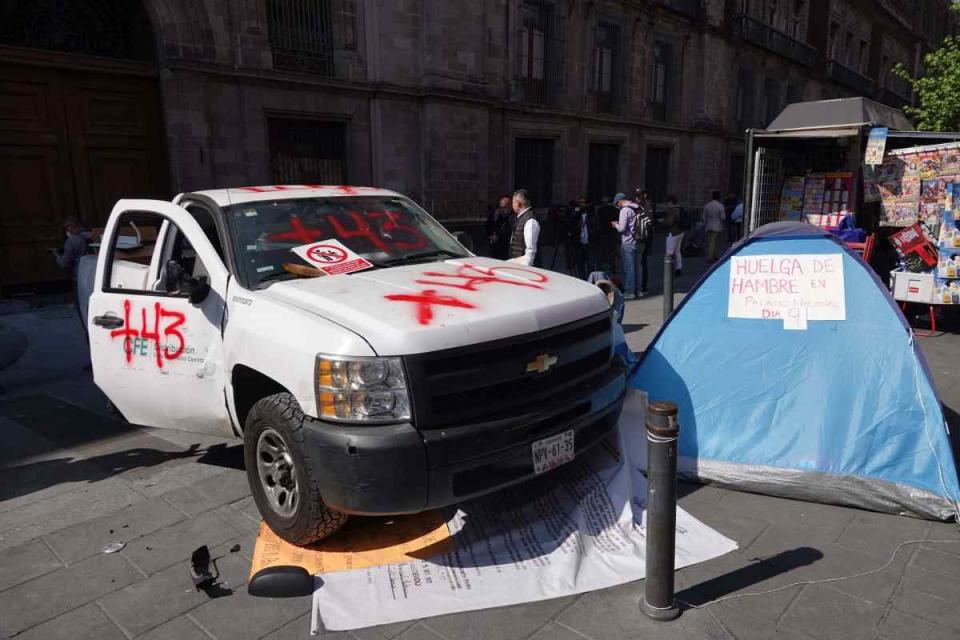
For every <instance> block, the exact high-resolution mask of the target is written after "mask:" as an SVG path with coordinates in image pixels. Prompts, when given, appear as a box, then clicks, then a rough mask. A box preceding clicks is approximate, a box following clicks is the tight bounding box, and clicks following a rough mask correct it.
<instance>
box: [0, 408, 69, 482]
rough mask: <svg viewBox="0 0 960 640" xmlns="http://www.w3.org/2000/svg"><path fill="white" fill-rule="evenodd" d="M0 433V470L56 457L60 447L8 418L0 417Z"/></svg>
mask: <svg viewBox="0 0 960 640" xmlns="http://www.w3.org/2000/svg"><path fill="white" fill-rule="evenodd" d="M0 433H2V434H3V447H2V448H0V469H6V468H7V467H12V466H20V465H21V464H23V461H24V460H27V459H31V460H42V459H44V458H45V457H47V456H50V455H53V456H56V455H58V454H56V453H55V452H56V450H57V449H59V448H60V447H59V446H58V445H57V444H56V443H54V442H53V441H51V440H48V439H47V438H44V437H43V436H41V435H38V434H36V433H34V432H33V431H31V430H30V429H29V428H27V427H25V426H23V425H22V424H20V423H19V422H15V421H13V420H10V419H9V418H4V417H2V416H0ZM51 452H54V453H51Z"/></svg>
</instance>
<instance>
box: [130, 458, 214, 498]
mask: <svg viewBox="0 0 960 640" xmlns="http://www.w3.org/2000/svg"><path fill="white" fill-rule="evenodd" d="M221 473H223V469H222V468H220V467H215V466H212V465H206V464H198V463H197V462H196V461H195V460H194V461H193V463H191V464H181V465H176V466H173V467H162V468H160V469H158V470H156V471H155V472H154V473H152V474H151V475H149V476H148V477H145V478H134V479H132V480H129V482H130V486H131V487H133V488H134V489H136V490H137V491H138V492H140V493H141V494H143V495H145V496H149V497H151V498H152V497H156V496H159V495H162V494H164V493H167V492H170V491H173V490H174V489H180V488H182V487H192V486H194V485H196V484H197V483H198V482H201V481H203V480H206V479H208V478H211V477H213V476H216V475H219V474H221Z"/></svg>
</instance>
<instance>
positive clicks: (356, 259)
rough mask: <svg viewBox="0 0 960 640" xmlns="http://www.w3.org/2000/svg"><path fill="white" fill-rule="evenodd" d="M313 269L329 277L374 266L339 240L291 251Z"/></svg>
mask: <svg viewBox="0 0 960 640" xmlns="http://www.w3.org/2000/svg"><path fill="white" fill-rule="evenodd" d="M291 251H293V252H294V253H295V254H297V255H298V256H300V257H301V258H302V259H303V260H304V261H305V262H306V263H307V264H309V265H310V266H311V267H314V268H316V269H319V270H320V271H323V272H324V273H325V274H327V275H328V276H333V275H337V274H340V273H352V272H354V271H362V270H364V269H369V268H370V267H372V266H373V263H371V262H370V261H369V260H367V259H366V258H363V257H361V256H360V255H358V254H356V253H354V252H353V251H351V250H350V249H348V248H347V247H346V246H345V245H344V244H343V243H342V242H340V241H339V240H323V241H322V242H314V243H312V244H304V245H300V246H299V247H294V248H293V249H291Z"/></svg>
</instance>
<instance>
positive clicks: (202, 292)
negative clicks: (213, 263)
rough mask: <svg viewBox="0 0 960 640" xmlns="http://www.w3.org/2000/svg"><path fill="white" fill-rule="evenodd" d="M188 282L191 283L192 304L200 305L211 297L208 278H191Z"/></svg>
mask: <svg viewBox="0 0 960 640" xmlns="http://www.w3.org/2000/svg"><path fill="white" fill-rule="evenodd" d="M188 282H189V283H190V304H193V305H197V304H200V303H201V302H203V301H204V300H206V299H207V296H208V295H210V283H209V282H207V276H199V277H197V278H190V280H188Z"/></svg>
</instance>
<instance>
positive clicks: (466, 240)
mask: <svg viewBox="0 0 960 640" xmlns="http://www.w3.org/2000/svg"><path fill="white" fill-rule="evenodd" d="M453 237H454V238H456V239H457V242H459V243H460V244H462V245H463V246H464V247H466V249H467V251H469V252H470V253H473V238H471V237H470V234H469V233H467V232H466V231H454V232H453Z"/></svg>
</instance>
